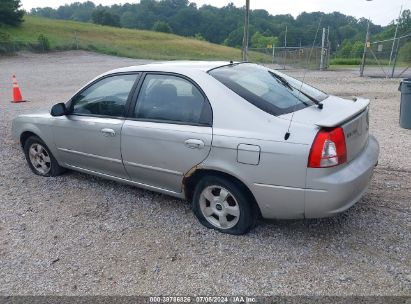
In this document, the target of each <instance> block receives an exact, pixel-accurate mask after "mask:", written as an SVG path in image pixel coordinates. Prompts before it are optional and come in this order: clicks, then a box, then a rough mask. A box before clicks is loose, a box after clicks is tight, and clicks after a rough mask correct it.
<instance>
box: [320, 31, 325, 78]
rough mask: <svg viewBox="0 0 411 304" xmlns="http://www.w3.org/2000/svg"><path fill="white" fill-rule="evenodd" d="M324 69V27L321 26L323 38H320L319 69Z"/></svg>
mask: <svg viewBox="0 0 411 304" xmlns="http://www.w3.org/2000/svg"><path fill="white" fill-rule="evenodd" d="M324 69H325V27H323V38H322V40H321V61H320V70H321V71H323V70H324Z"/></svg>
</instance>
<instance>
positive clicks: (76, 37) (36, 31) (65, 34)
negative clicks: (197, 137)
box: [0, 16, 270, 61]
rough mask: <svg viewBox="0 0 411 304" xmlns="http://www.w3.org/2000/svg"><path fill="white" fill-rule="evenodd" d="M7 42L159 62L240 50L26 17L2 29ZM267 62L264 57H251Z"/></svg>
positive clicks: (231, 55)
mask: <svg viewBox="0 0 411 304" xmlns="http://www.w3.org/2000/svg"><path fill="white" fill-rule="evenodd" d="M0 32H6V33H8V34H9V35H10V39H11V40H12V41H15V42H17V43H21V44H20V45H21V46H22V47H23V48H24V46H27V45H30V44H32V45H35V44H37V43H38V42H37V39H38V36H39V35H40V34H43V35H44V36H46V37H47V39H48V40H49V42H50V49H51V50H65V49H73V48H74V49H75V48H77V44H78V47H79V49H83V50H90V51H95V52H99V53H104V54H110V55H117V56H123V57H131V58H141V59H159V60H182V59H186V60H211V59H213V60H217V59H221V60H240V59H241V50H239V49H235V48H230V47H226V46H222V45H217V44H213V43H209V42H206V41H200V40H197V39H194V38H186V37H181V36H177V35H172V34H164V33H158V32H153V31H143V30H132V29H123V28H115V27H110V26H101V25H96V24H92V23H83V22H75V21H65V20H54V19H46V18H39V17H32V16H26V17H25V18H24V22H23V24H22V25H21V26H20V27H2V28H0ZM252 57H253V59H254V60H258V61H266V60H269V59H270V58H265V57H267V56H266V55H264V54H259V53H256V54H252Z"/></svg>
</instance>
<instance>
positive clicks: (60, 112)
mask: <svg viewBox="0 0 411 304" xmlns="http://www.w3.org/2000/svg"><path fill="white" fill-rule="evenodd" d="M50 114H51V116H54V117H56V116H64V115H66V114H67V108H66V105H65V104H64V103H58V104H55V105H54V106H53V107H52V108H51V111H50Z"/></svg>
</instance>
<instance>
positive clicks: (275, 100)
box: [209, 63, 328, 115]
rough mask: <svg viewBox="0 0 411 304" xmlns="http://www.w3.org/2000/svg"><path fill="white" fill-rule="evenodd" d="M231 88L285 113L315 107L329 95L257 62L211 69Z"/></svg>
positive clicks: (277, 112)
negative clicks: (316, 103) (315, 103)
mask: <svg viewBox="0 0 411 304" xmlns="http://www.w3.org/2000/svg"><path fill="white" fill-rule="evenodd" d="M209 74H210V75H211V76H213V77H214V78H215V79H217V80H218V81H220V82H221V83H223V84H224V85H225V86H226V87H228V88H229V89H230V90H232V91H234V92H235V93H237V94H238V95H240V96H241V97H242V98H244V99H245V100H247V101H249V102H250V103H252V104H253V105H255V106H256V107H258V108H260V109H261V110H263V111H265V112H268V113H270V114H272V115H282V114H286V113H290V112H293V111H297V110H301V109H303V108H305V107H309V106H312V105H313V104H314V102H320V101H322V100H324V99H325V98H327V97H328V96H327V95H326V94H325V93H323V92H321V91H319V90H317V89H315V88H313V87H311V86H309V85H306V84H302V82H301V81H299V80H297V79H294V78H292V77H289V76H287V75H284V74H282V73H278V72H276V71H272V70H269V69H267V68H265V67H262V66H259V65H257V64H249V63H243V64H236V65H229V66H223V67H220V68H217V69H214V70H211V71H209Z"/></svg>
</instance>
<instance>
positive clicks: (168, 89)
mask: <svg viewBox="0 0 411 304" xmlns="http://www.w3.org/2000/svg"><path fill="white" fill-rule="evenodd" d="M133 117H134V118H138V119H142V120H151V121H158V122H172V123H181V124H193V125H211V107H210V105H209V103H208V101H207V99H206V98H205V97H204V95H203V94H202V92H201V91H200V90H199V89H198V88H197V87H196V86H195V85H194V84H193V83H192V82H191V81H188V80H187V79H185V78H182V77H179V76H175V75H162V74H161V75H160V74H158V75H157V74H148V75H147V76H146V77H145V79H144V82H143V84H142V86H141V89H140V93H139V96H138V99H137V104H136V107H135V110H134V114H133Z"/></svg>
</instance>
